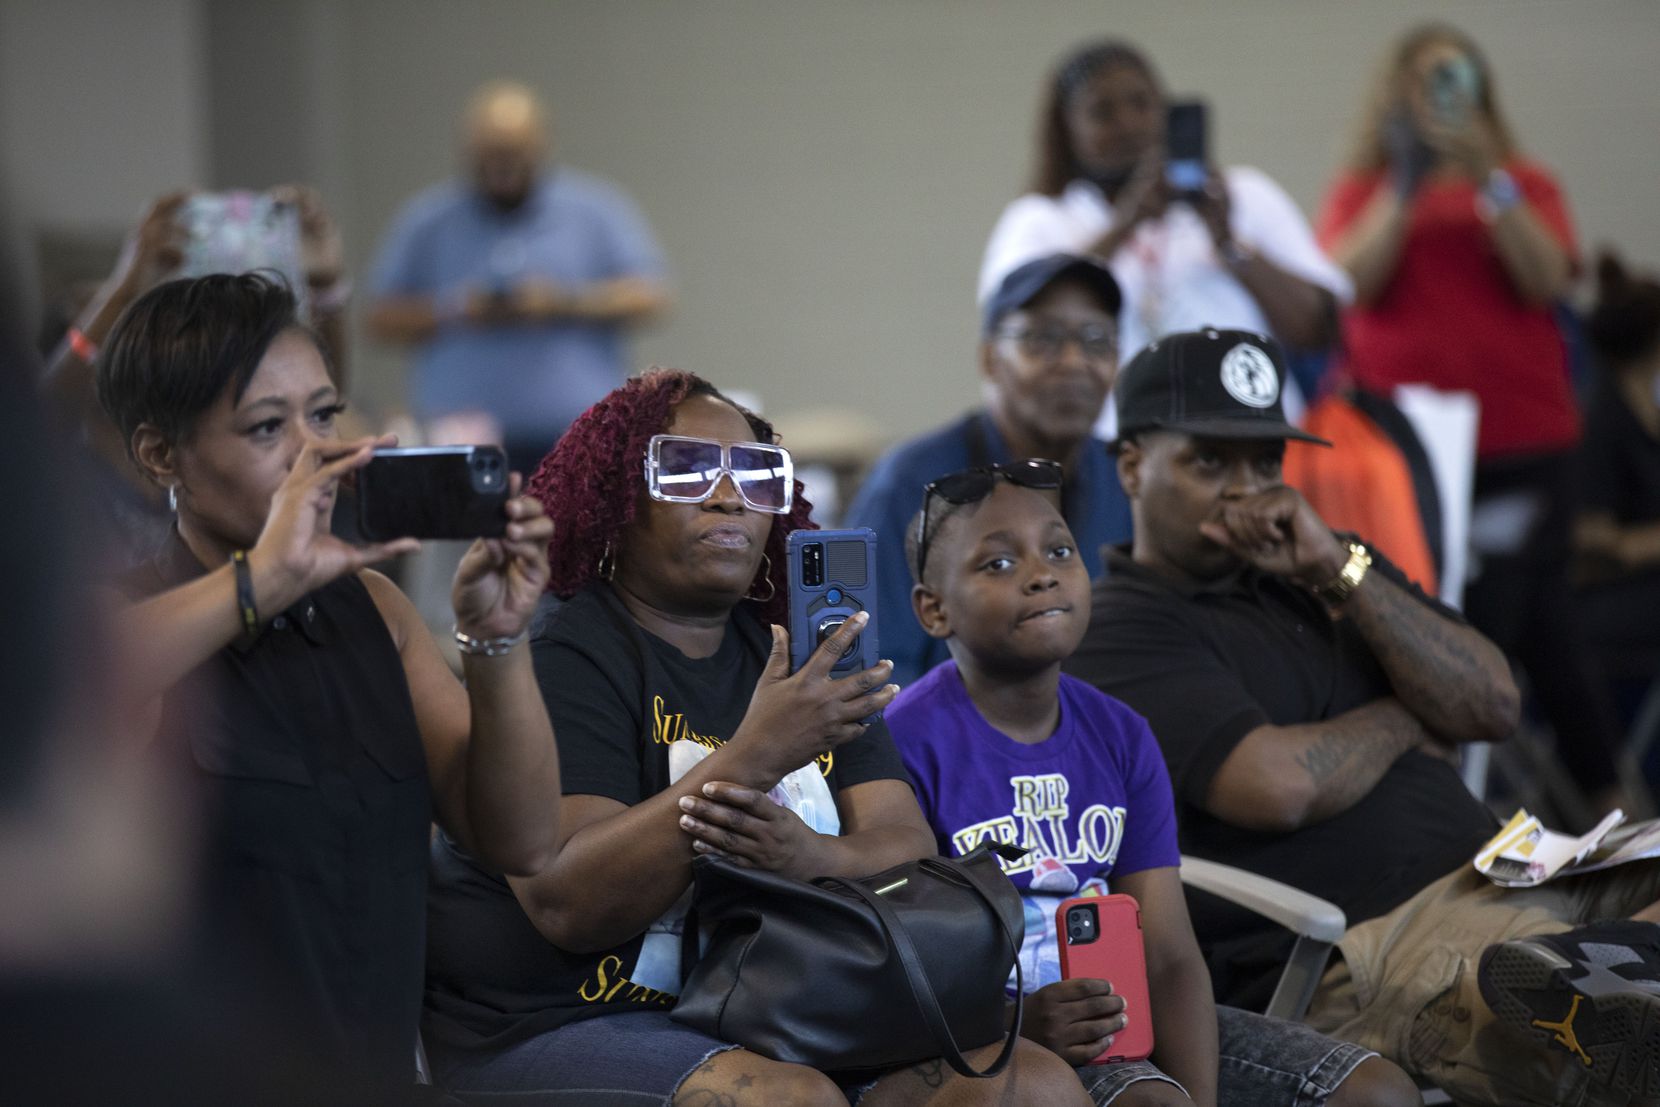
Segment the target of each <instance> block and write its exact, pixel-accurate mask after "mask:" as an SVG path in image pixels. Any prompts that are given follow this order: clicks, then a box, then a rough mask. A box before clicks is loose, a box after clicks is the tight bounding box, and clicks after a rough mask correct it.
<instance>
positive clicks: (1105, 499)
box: [845, 254, 1130, 685]
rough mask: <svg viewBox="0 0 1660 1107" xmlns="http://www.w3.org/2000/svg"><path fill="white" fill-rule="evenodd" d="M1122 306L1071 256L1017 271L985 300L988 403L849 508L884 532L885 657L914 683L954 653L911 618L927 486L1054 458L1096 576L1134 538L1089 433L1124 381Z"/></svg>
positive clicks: (880, 471)
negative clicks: (916, 536) (950, 476)
mask: <svg viewBox="0 0 1660 1107" xmlns="http://www.w3.org/2000/svg"><path fill="white" fill-rule="evenodd" d="M1122 300H1123V297H1122V295H1121V294H1120V292H1119V289H1118V282H1117V281H1115V280H1114V279H1113V276H1112V273H1111V272H1110V271H1109V270H1108V269H1107V268H1106V266H1104V265H1102V264H1100V263H1099V262H1096V261H1093V260H1091V259H1089V258H1085V257H1079V256H1076V255H1072V254H1055V255H1053V256H1051V257H1045V258H1039V259H1037V260H1035V261H1030V262H1027V263H1026V264H1025V265H1022V266H1020V267H1019V268H1017V269H1015V270H1013V271H1011V272H1010V273H1009V274H1008V275H1007V276H1006V277H1004V278H1003V280H1002V281H1001V282H1000V283H999V284H998V286H997V287H996V288H995V289H994V290H993V291H992V294H991V296H990V297H989V298H988V299H987V301H986V305H985V311H984V315H983V325H982V329H981V341H980V374H981V376H982V378H983V379H984V382H985V395H986V403H985V406H984V407H983V408H980V409H978V410H976V411H972V412H969V413H968V414H967V415H964V416H962V417H961V418H958V419H956V420H955V421H953V422H951V423H949V424H947V425H946V426H944V427H941V428H939V429H938V430H934V431H930V432H929V433H927V434H924V435H922V436H920V437H918V438H914V439H911V440H910V441H908V442H903V443H901V444H899V445H898V446H896V447H894V448H893V449H892V450H890V451H889V452H888V453H887V454H885V455H884V456H883V457H882V458H881V459H880V460H878V461H877V463H876V466H875V468H874V469H873V470H872V471H871V474H870V476H869V477H868V478H867V479H866V481H865V484H864V487H862V488H861V489H860V490H859V494H858V495H857V496H856V497H855V498H854V500H853V503H852V505H851V506H850V507H849V508H848V512H847V517H846V519H845V524H846V525H847V526H850V527H870V528H871V529H872V530H874V531H875V532H876V534H877V539H878V541H877V546H876V550H877V577H878V581H877V584H878V602H879V604H880V605H881V610H882V611H883V612H884V613H885V617H884V619H883V622H882V654H883V656H885V657H889V658H891V659H892V660H893V664H894V680H895V681H896V682H898V683H899V684H901V685H904V684H908V683H910V682H911V681H913V680H915V679H916V678H917V677H919V676H921V675H922V674H923V673H925V672H927V671H928V670H929V669H930V668H932V667H933V666H934V665H936V664H938V663H939V662H941V661H943V660H945V658H946V657H947V656H948V654H947V653H946V650H945V646H944V645H943V643H941V642H939V641H936V640H935V639H933V638H930V637H928V636H927V635H926V634H924V633H923V631H922V627H921V626H920V625H919V624H918V623H917V622H916V620H915V619H914V618H913V617H912V616H911V615H910V614H909V613H910V610H911V576H910V570H909V569H908V568H907V567H906V565H905V528H906V525H907V524H908V523H909V521H910V519H911V517H912V516H913V515H914V514H915V512H916V505H917V504H918V503H919V502H920V501H921V498H922V491H923V489H924V488H925V487H926V486H927V485H928V484H929V483H930V482H931V481H934V480H937V479H938V478H940V477H942V476H944V475H946V474H947V473H955V472H958V471H959V470H963V469H970V468H975V467H979V466H989V465H997V464H1005V463H1008V462H1011V461H1018V460H1023V459H1026V458H1047V459H1050V460H1053V461H1057V462H1059V463H1060V464H1061V466H1062V467H1063V469H1064V470H1065V473H1066V479H1065V481H1064V483H1063V485H1062V488H1063V496H1062V503H1061V513H1062V515H1063V516H1064V517H1065V518H1066V522H1067V525H1068V526H1069V527H1071V528H1072V532H1073V534H1074V535H1076V536H1077V539H1078V553H1079V556H1080V557H1082V559H1083V561H1084V564H1085V566H1086V567H1087V568H1088V569H1089V573H1090V576H1091V577H1092V578H1093V577H1095V576H1098V575H1099V574H1100V572H1101V559H1100V553H1099V551H1100V549H1101V547H1102V546H1103V545H1105V544H1107V543H1116V542H1123V541H1126V540H1128V538H1129V536H1130V509H1129V503H1128V501H1126V500H1125V498H1124V493H1123V492H1122V491H1121V490H1120V488H1119V486H1118V476H1117V474H1116V473H1115V472H1114V471H1113V464H1112V459H1111V458H1109V457H1108V456H1107V452H1106V447H1105V444H1104V443H1102V442H1101V441H1100V440H1098V439H1096V438H1094V437H1092V436H1091V433H1090V427H1091V425H1092V424H1093V423H1094V422H1095V418H1096V416H1097V415H1098V414H1099V413H1100V411H1101V405H1102V404H1103V403H1104V402H1105V401H1106V398H1107V394H1108V392H1109V391H1110V390H1111V389H1112V382H1113V378H1114V376H1116V375H1117V372H1118V309H1119V306H1120V304H1121V303H1122Z"/></svg>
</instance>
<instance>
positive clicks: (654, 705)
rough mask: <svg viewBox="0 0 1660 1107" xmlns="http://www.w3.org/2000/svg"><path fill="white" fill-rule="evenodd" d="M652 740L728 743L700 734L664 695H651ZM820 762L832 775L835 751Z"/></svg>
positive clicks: (710, 745)
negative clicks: (673, 708)
mask: <svg viewBox="0 0 1660 1107" xmlns="http://www.w3.org/2000/svg"><path fill="white" fill-rule="evenodd" d="M651 740H652V741H653V742H654V743H655V744H657V745H659V746H666V745H668V744H669V743H670V742H695V743H697V744H698V745H700V746H702V747H703V748H704V749H710V750H715V749H719V748H720V747H722V746H724V745H725V744H726V739H725V738H721V737H719V736H718V735H714V734H699V733H698V732H697V731H695V730H693V729H692V727H691V724H690V723H688V722H687V721H686V716H685V714H684V713H683V712H680V711H670V710H669V708H668V704H667V702H666V701H665V700H664V699H663V697H662V696H653V697H651ZM814 760H816V761H817V762H818V771H819V772H820V773H822V774H823V775H825V776H829V775H830V770H831V768H832V767H833V766H834V765H835V764H836V755H835V752H834V751H826V752H825V753H821V754H819V755H818V757H817V758H815V759H814Z"/></svg>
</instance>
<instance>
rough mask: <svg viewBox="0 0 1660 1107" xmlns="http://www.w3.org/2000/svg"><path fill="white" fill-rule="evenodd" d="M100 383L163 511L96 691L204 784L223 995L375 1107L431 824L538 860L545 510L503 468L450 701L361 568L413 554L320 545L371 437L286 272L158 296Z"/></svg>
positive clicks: (448, 690) (387, 1079)
mask: <svg viewBox="0 0 1660 1107" xmlns="http://www.w3.org/2000/svg"><path fill="white" fill-rule="evenodd" d="M97 386H98V396H99V399H100V402H101V403H102V404H103V405H104V408H105V410H106V411H107V412H108V413H109V415H110V416H111V417H112V418H113V419H114V420H115V422H116V423H117V425H118V426H119V427H120V428H121V432H122V435H123V437H124V438H125V440H126V442H127V444H128V448H129V451H130V453H131V455H132V457H133V460H134V461H135V462H136V463H137V464H138V466H139V468H140V470H141V471H142V472H143V474H144V475H145V476H147V477H148V478H149V479H151V480H153V481H155V482H157V483H158V484H160V485H162V486H163V487H165V488H166V489H167V493H168V496H169V498H170V500H171V502H172V503H173V504H174V506H175V510H176V513H177V519H176V523H175V525H174V527H173V528H172V530H171V532H170V534H169V535H168V538H167V540H166V542H165V543H164V545H163V546H162V548H161V549H160V550H159V551H158V552H157V553H156V554H155V556H154V557H153V558H151V559H150V560H149V561H147V562H145V563H144V564H143V565H142V566H140V567H139V568H138V569H136V570H134V571H133V572H132V574H130V575H129V576H128V577H126V578H125V579H124V580H123V581H122V582H121V591H122V592H123V593H124V595H125V602H124V603H123V604H122V605H121V607H120V609H119V611H118V612H117V615H116V620H115V622H116V626H117V630H118V633H119V634H120V635H122V636H123V637H124V638H126V639H127V640H128V642H129V643H131V644H134V645H136V646H139V647H141V648H135V649H132V650H130V651H129V652H130V654H131V655H132V656H133V657H134V659H135V661H134V664H133V665H132V667H131V669H130V670H129V671H128V672H126V673H125V674H123V675H124V677H125V680H124V683H123V686H122V687H121V688H120V690H119V694H120V695H122V696H123V697H124V700H125V702H126V703H127V704H129V705H130V707H131V709H132V710H133V712H134V713H135V715H138V716H140V717H143V718H144V719H145V722H146V723H147V724H149V725H148V726H146V727H145V728H144V729H145V731H146V732H147V733H149V734H151V735H153V737H152V738H151V742H150V746H151V752H152V753H154V754H156V755H159V756H162V757H166V758H172V759H174V760H176V762H177V764H178V765H179V766H180V767H181V768H183V769H185V770H186V771H188V772H189V773H191V774H192V775H193V776H194V777H195V778H196V779H197V780H198V782H199V783H200V785H201V792H202V794H203V797H204V800H205V806H206V808H207V820H208V821H207V833H206V836H205V853H206V856H205V859H204V867H203V880H204V885H205V893H206V900H207V903H206V906H207V914H208V918H209V919H210V920H211V922H210V927H211V933H210V934H209V935H207V937H208V938H209V939H211V940H212V941H214V942H215V943H224V944H227V945H232V944H235V948H237V949H238V951H239V956H238V957H237V958H236V959H235V961H234V962H233V963H232V964H231V966H230V967H229V969H228V971H229V973H230V974H231V977H232V978H231V979H228V980H226V981H225V986H226V990H227V991H230V992H235V993H239V994H241V995H244V996H245V997H246V1002H247V1004H248V1005H249V1006H252V1007H260V1008H264V1009H266V1010H269V1011H270V1012H271V1013H272V1014H273V1015H274V1016H275V1017H276V1018H277V1019H278V1020H279V1022H280V1023H281V1024H282V1025H283V1027H284V1030H285V1032H289V1033H292V1035H293V1036H294V1038H295V1039H296V1040H297V1041H299V1042H300V1043H301V1051H302V1055H301V1057H300V1058H299V1059H298V1061H297V1063H299V1064H301V1065H303V1066H305V1067H310V1068H316V1069H319V1070H322V1071H324V1072H327V1073H330V1074H332V1075H333V1076H335V1077H336V1078H337V1079H338V1080H339V1081H341V1084H340V1086H341V1087H342V1088H349V1089H352V1095H351V1096H350V1097H349V1098H352V1099H354V1100H355V1101H359V1102H364V1101H378V1100H379V1099H380V1098H382V1097H395V1096H397V1094H398V1090H399V1089H400V1088H407V1087H408V1086H410V1085H412V1084H413V1082H414V1057H415V1042H416V1028H417V1021H418V1013H419V1008H420V996H421V973H422V968H421V966H422V956H423V946H424V914H425V897H426V871H425V860H426V848H427V839H428V834H429V828H430V824H431V822H432V821H433V819H434V818H435V817H436V819H437V821H438V822H439V823H440V824H441V825H443V826H444V827H445V828H446V829H447V830H448V831H449V832H450V833H451V834H454V835H456V836H457V837H458V838H459V839H460V840H462V841H465V842H467V843H468V847H469V848H470V849H472V850H475V851H477V852H478V853H479V854H481V855H483V856H486V857H489V858H491V860H492V863H493V864H496V865H499V866H500V867H501V868H503V869H504V870H506V871H508V872H512V873H514V874H516V875H522V876H529V875H532V874H535V873H537V872H539V871H540V870H541V869H542V868H543V867H544V866H545V865H546V864H547V863H548V861H549V859H550V858H551V857H552V856H553V854H554V852H555V849H556V838H555V834H556V830H557V827H558V820H559V805H560V790H559V772H558V757H557V752H556V750H555V747H554V738H553V731H552V728H551V726H550V724H549V722H548V717H547V712H546V710H545V709H544V707H543V705H542V701H541V697H540V695H538V693H537V689H536V683H535V678H534V675H533V673H532V670H531V664H530V657H529V649H528V647H527V646H525V645H524V644H523V642H524V639H525V628H526V625H527V623H528V621H529V619H530V616H531V613H532V611H533V609H534V606H535V603H536V600H537V598H538V597H539V596H540V594H541V592H542V588H543V586H544V584H545V583H546V580H547V554H546V546H547V542H548V539H549V538H550V536H551V534H552V524H551V522H550V521H549V520H548V519H547V518H546V517H545V515H544V514H543V512H542V508H541V505H540V504H539V503H538V502H537V501H536V500H534V499H532V498H530V497H527V496H519V495H517V494H516V492H517V477H516V476H515V477H514V478H513V480H512V484H513V486H514V491H515V496H514V498H512V499H511V500H509V502H508V504H507V507H506V513H507V516H508V520H509V521H508V524H507V529H506V534H505V536H504V537H502V538H498V539H481V540H479V541H477V542H475V543H474V544H473V546H472V547H471V548H470V549H469V550H468V551H467V554H466V556H465V557H464V558H463V559H462V563H461V566H460V568H459V569H458V571H457V573H456V577H455V586H454V590H453V595H452V600H453V604H454V608H455V619H456V639H457V642H458V643H459V645H460V648H461V650H462V654H463V668H464V672H465V676H466V686H465V689H463V687H462V685H461V684H460V683H459V682H458V681H457V680H456V679H455V677H454V675H453V674H452V673H451V672H450V670H449V667H448V665H447V664H446V663H445V661H444V659H443V656H442V654H441V653H440V652H439V650H438V647H437V644H436V643H435V642H434V641H433V640H432V637H431V635H430V634H429V633H428V632H427V630H426V628H425V626H424V625H423V624H422V622H421V620H420V619H419V617H418V616H417V615H416V612H415V609H414V606H413V605H412V604H411V603H410V602H409V600H408V599H407V598H406V597H405V596H404V595H403V593H401V592H400V591H398V589H397V587H396V586H395V585H393V584H392V583H391V582H390V581H389V580H387V579H386V578H385V577H383V576H381V575H380V574H378V573H375V572H373V571H371V570H369V569H368V568H367V566H369V565H370V564H372V563H374V562H376V561H379V560H381V559H383V558H386V557H388V556H391V555H394V554H397V553H400V552H403V551H406V550H409V549H412V548H413V547H414V546H415V543H414V541H413V540H410V539H402V540H398V541H393V542H386V543H380V544H376V545H371V546H367V547H362V548H359V547H353V546H350V545H348V544H346V543H345V542H342V541H341V540H339V539H338V538H335V537H334V536H333V535H331V534H330V532H329V518H330V514H331V512H332V509H333V505H334V501H335V494H336V491H337V489H338V487H339V485H340V483H341V482H342V481H343V480H346V479H349V477H350V474H352V473H353V472H354V471H355V470H357V469H358V468H360V467H361V466H362V465H363V464H364V463H365V462H367V461H368V460H369V457H370V455H371V452H372V450H373V449H374V447H375V446H377V445H386V444H387V442H388V440H385V439H373V438H365V439H359V440H356V441H350V442H343V441H340V440H339V439H338V438H337V436H336V432H335V417H336V416H337V415H338V414H339V413H340V411H341V409H342V407H343V404H342V401H341V398H340V395H339V393H338V392H337V390H336V388H335V385H334V382H333V381H332V380H331V379H330V376H329V373H328V371H327V368H326V366H325V365H324V361H323V356H322V353H321V351H320V349H319V347H318V344H317V341H316V339H315V337H314V336H313V335H312V334H311V332H310V331H308V330H307V329H305V327H303V326H302V325H301V324H300V323H299V321H298V318H297V316H296V314H295V303H294V297H293V296H292V295H291V293H290V292H289V291H288V289H287V288H286V287H285V286H283V285H282V284H280V283H277V282H275V281H272V280H270V279H267V278H265V277H262V276H259V275H257V274H246V275H242V276H210V277H202V278H199V279H196V280H179V281H172V282H169V283H166V284H163V285H160V286H158V287H157V288H155V289H153V290H152V291H150V292H149V293H147V294H146V295H144V296H143V297H142V298H141V299H139V300H138V301H136V302H135V303H134V304H133V305H132V306H131V308H130V309H129V310H128V311H127V312H126V314H125V315H124V316H123V317H122V319H121V320H120V322H119V323H118V324H117V325H116V327H115V330H114V332H113V333H112V335H111V337H110V340H109V342H108V344H107V346H106V349H105V351H104V353H103V356H102V358H101V359H100V362H99V365H98V379H97ZM237 943H239V944H237Z"/></svg>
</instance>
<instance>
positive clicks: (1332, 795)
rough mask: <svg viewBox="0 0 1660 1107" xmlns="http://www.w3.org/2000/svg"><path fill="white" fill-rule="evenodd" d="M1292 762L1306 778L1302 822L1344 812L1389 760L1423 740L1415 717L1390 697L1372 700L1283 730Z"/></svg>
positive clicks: (1378, 776)
mask: <svg viewBox="0 0 1660 1107" xmlns="http://www.w3.org/2000/svg"><path fill="white" fill-rule="evenodd" d="M1285 734H1286V740H1287V741H1289V742H1291V743H1292V747H1293V750H1294V753H1293V755H1292V756H1293V760H1294V761H1295V762H1296V764H1297V765H1298V767H1299V768H1301V769H1302V770H1303V772H1304V773H1305V774H1307V776H1308V783H1309V789H1308V793H1307V794H1308V796H1309V797H1310V798H1309V801H1308V809H1307V811H1306V812H1305V813H1304V816H1303V820H1302V821H1303V822H1305V823H1307V822H1316V821H1319V820H1320V819H1326V818H1330V817H1331V816H1333V815H1335V814H1337V813H1338V812H1340V811H1346V810H1348V809H1349V808H1350V807H1352V806H1354V804H1356V803H1357V802H1359V801H1360V799H1361V798H1362V797H1364V796H1365V795H1366V794H1367V793H1369V792H1370V791H1371V790H1372V789H1373V788H1374V787H1375V786H1376V785H1377V782H1378V781H1379V780H1380V779H1382V777H1383V774H1384V773H1386V772H1388V771H1389V766H1391V765H1393V764H1394V763H1395V760H1396V759H1397V758H1399V757H1400V756H1401V754H1403V753H1405V752H1406V751H1407V750H1409V749H1412V748H1414V747H1416V746H1418V745H1420V744H1421V743H1422V742H1424V741H1425V740H1426V739H1427V738H1429V733H1428V732H1427V731H1426V730H1425V729H1424V727H1423V724H1421V723H1420V722H1419V721H1418V720H1417V718H1416V717H1415V716H1413V714H1412V713H1411V712H1409V711H1407V710H1406V708H1404V707H1402V706H1401V704H1400V703H1399V702H1398V701H1397V700H1395V699H1393V698H1385V699H1381V700H1374V701H1373V702H1372V703H1369V704H1367V705H1366V706H1365V707H1360V708H1356V709H1355V710H1353V711H1348V712H1345V713H1343V714H1342V715H1339V716H1337V717H1335V718H1332V719H1327V720H1325V721H1323V722H1319V723H1311V724H1307V725H1305V726H1300V727H1292V728H1287V730H1286V732H1285Z"/></svg>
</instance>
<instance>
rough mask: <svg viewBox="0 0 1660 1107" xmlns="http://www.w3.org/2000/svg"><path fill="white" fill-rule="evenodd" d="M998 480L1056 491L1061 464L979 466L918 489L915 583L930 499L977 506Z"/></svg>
mask: <svg viewBox="0 0 1660 1107" xmlns="http://www.w3.org/2000/svg"><path fill="white" fill-rule="evenodd" d="M999 479H1001V480H1006V481H1008V482H1009V483H1010V484H1017V485H1019V486H1020V487H1022V488H1035V489H1038V490H1040V491H1047V490H1051V489H1056V488H1059V487H1060V486H1061V463H1060V462H1058V461H1047V460H1045V459H1044V458H1040V457H1033V458H1027V459H1026V460H1025V461H1013V462H1010V463H1009V464H1007V465H979V466H976V467H975V468H973V469H964V470H962V471H961V472H957V473H951V474H950V475H948V476H943V477H941V478H940V479H939V480H936V481H933V482H931V483H929V485H928V487H926V488H924V489H923V490H922V514H921V516H919V517H918V518H917V522H916V579H917V580H918V581H920V580H921V579H922V571H923V570H924V569H926V568H927V567H928V538H929V534H928V518H929V515H928V509H929V508H930V507H932V506H933V503H934V500H935V499H936V498H937V499H941V500H944V501H945V502H946V503H948V504H972V503H978V502H979V501H981V500H983V499H985V498H986V497H987V496H989V495H991V490H992V489H993V488H996V487H997V482H998V480H999Z"/></svg>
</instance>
